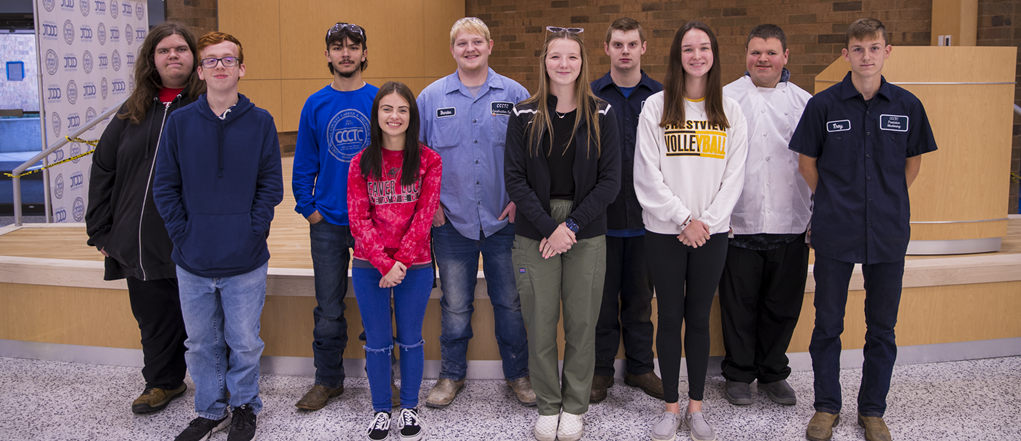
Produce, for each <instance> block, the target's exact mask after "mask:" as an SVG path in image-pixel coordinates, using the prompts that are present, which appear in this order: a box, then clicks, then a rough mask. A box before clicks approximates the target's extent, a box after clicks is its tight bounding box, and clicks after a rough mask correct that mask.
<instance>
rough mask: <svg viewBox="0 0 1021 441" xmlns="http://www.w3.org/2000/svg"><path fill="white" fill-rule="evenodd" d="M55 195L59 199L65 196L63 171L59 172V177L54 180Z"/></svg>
mask: <svg viewBox="0 0 1021 441" xmlns="http://www.w3.org/2000/svg"><path fill="white" fill-rule="evenodd" d="M58 161H59V159H58ZM53 196H54V197H56V198H57V199H60V198H62V197H64V175H63V174H62V173H57V179H54V180H53Z"/></svg>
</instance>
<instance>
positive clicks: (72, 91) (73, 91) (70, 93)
mask: <svg viewBox="0 0 1021 441" xmlns="http://www.w3.org/2000/svg"><path fill="white" fill-rule="evenodd" d="M67 102H69V103H71V104H72V105H74V103H76V102H78V85H77V84H75V83H74V80H71V81H68V82H67Z"/></svg>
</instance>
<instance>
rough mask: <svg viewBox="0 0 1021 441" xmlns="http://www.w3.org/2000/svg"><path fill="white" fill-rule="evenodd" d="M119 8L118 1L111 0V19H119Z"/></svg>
mask: <svg viewBox="0 0 1021 441" xmlns="http://www.w3.org/2000/svg"><path fill="white" fill-rule="evenodd" d="M118 7H120V5H118V4H117V0H110V18H117V13H118V12H119V11H118V10H117V8H118Z"/></svg>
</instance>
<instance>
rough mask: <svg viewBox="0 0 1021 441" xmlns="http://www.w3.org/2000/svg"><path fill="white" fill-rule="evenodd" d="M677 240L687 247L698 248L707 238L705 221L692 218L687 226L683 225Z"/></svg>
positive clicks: (707, 231) (707, 232) (707, 228)
mask: <svg viewBox="0 0 1021 441" xmlns="http://www.w3.org/2000/svg"><path fill="white" fill-rule="evenodd" d="M677 240H679V241H681V243H683V244H685V245H687V246H689V247H692V248H698V247H700V246H702V245H705V243H706V241H707V240H709V227H708V226H707V225H706V224H705V222H702V221H700V220H692V221H691V222H690V223H688V226H686V227H684V230H682V231H681V234H678V235H677Z"/></svg>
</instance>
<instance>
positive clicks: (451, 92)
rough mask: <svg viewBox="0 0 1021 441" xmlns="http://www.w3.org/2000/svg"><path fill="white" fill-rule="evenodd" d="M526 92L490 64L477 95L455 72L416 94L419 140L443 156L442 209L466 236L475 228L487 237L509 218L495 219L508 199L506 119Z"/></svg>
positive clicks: (473, 233)
mask: <svg viewBox="0 0 1021 441" xmlns="http://www.w3.org/2000/svg"><path fill="white" fill-rule="evenodd" d="M528 97H529V94H528V90H526V89H525V88H524V87H522V86H521V85H520V84H518V83H517V82H515V81H514V80H512V79H510V78H507V77H505V76H503V75H499V74H497V73H496V72H494V71H493V69H489V73H488V75H487V76H486V82H485V83H484V84H483V85H482V89H480V90H479V93H478V95H477V96H475V97H472V95H471V92H469V91H468V88H466V87H465V86H464V84H462V83H461V80H460V79H459V78H458V76H457V72H454V73H453V74H450V75H448V76H446V77H444V78H440V79H439V80H436V81H435V82H433V83H432V84H430V85H429V86H428V87H426V88H425V89H423V90H422V93H420V94H419V95H418V100H417V101H418V109H419V114H420V115H421V124H422V128H421V133H420V139H421V140H422V142H424V143H425V144H426V145H427V146H429V147H431V148H432V149H433V150H435V151H436V152H437V153H439V154H440V157H441V158H443V181H442V184H441V187H440V203H442V204H443V208H444V210H443V214H444V215H446V217H447V222H450V223H451V224H452V225H453V226H454V228H455V229H457V231H458V232H459V233H461V235H462V236H464V237H467V238H470V239H479V231H482V233H483V234H484V235H485V236H486V237H489V236H490V235H492V234H493V233H496V232H497V231H500V229H502V228H503V227H505V226H506V225H507V219H504V220H502V221H500V220H496V218H497V217H499V216H500V213H501V212H503V210H504V208H506V207H507V204H508V203H510V198H509V197H508V196H507V189H506V187H505V184H504V179H503V155H504V153H503V150H504V144H505V143H506V138H507V120H508V118H509V116H510V115H511V114H512V113H513V109H514V105H515V104H517V103H518V102H521V101H523V100H525V99H526V98H528Z"/></svg>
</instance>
